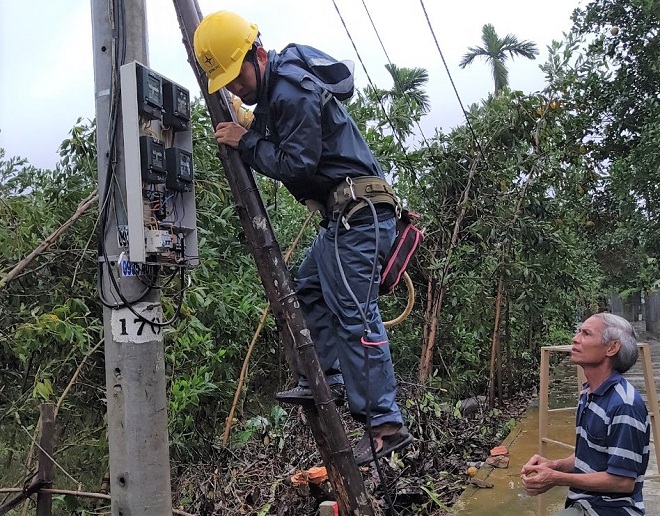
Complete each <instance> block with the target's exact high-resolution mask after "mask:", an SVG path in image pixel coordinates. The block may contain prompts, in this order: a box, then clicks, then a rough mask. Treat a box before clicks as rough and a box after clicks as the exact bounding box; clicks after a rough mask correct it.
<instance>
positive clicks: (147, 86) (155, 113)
mask: <svg viewBox="0 0 660 516" xmlns="http://www.w3.org/2000/svg"><path fill="white" fill-rule="evenodd" d="M135 73H136V76H135V80H136V81H137V90H138V109H139V110H140V113H142V114H143V115H144V116H146V117H148V118H151V119H153V120H159V119H160V118H161V116H162V113H163V78H162V77H161V76H160V75H158V74H157V73H155V72H153V71H151V70H149V69H148V68H146V67H144V66H139V67H136V69H135Z"/></svg>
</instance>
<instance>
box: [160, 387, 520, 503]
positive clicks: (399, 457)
mask: <svg viewBox="0 0 660 516" xmlns="http://www.w3.org/2000/svg"><path fill="white" fill-rule="evenodd" d="M400 394H401V396H402V398H404V399H405V400H406V405H405V409H404V410H405V412H404V417H405V419H406V426H407V427H408V429H409V430H410V433H411V434H412V435H413V436H414V437H415V441H414V442H413V443H412V444H411V445H410V446H408V447H407V448H405V449H404V450H401V451H400V452H397V453H394V454H393V455H392V456H390V457H385V458H383V459H381V460H380V462H379V464H380V466H381V471H382V473H383V475H384V480H385V485H386V486H387V494H388V497H389V499H390V500H393V503H394V510H395V511H397V512H398V513H399V514H402V515H407V516H412V515H418V514H419V515H422V514H424V515H431V514H432V515H433V516H440V515H444V514H448V512H447V511H448V510H449V508H451V506H452V505H453V504H454V503H455V502H456V500H458V498H459V496H460V495H461V493H462V492H463V491H464V490H465V488H466V487H467V486H468V485H470V484H472V485H475V486H477V487H479V488H490V487H492V485H491V484H490V483H488V482H485V481H483V480H479V479H478V478H477V477H476V476H470V474H466V470H467V468H469V467H474V468H477V463H479V466H481V465H483V463H484V462H485V461H486V460H487V458H488V457H490V456H491V451H492V450H493V449H494V447H495V448H496V447H497V445H498V444H499V443H501V442H502V440H503V439H504V438H505V437H506V434H507V433H508V428H509V427H508V425H507V424H508V423H509V422H510V420H511V419H518V418H519V417H520V415H521V414H522V413H523V412H524V411H525V409H526V407H527V398H526V397H523V396H520V397H517V398H515V399H512V400H509V401H508V402H507V403H506V404H505V405H504V406H501V407H498V408H497V410H494V411H489V412H478V413H476V414H474V415H472V416H470V417H461V416H460V414H458V415H457V414H455V411H454V410H453V408H454V404H453V403H451V402H447V403H446V405H447V407H448V408H446V409H445V408H443V407H444V406H443V405H441V402H442V401H443V400H439V401H438V402H437V404H436V403H435V401H433V403H430V402H429V398H428V397H424V396H422V397H419V398H418V397H415V396H414V394H413V393H403V392H402V393H400ZM339 415H340V417H341V418H342V421H343V422H344V426H345V428H346V435H347V436H348V438H349V441H350V443H351V445H355V443H356V441H357V440H358V439H359V438H360V436H361V435H362V432H363V429H362V426H361V425H359V424H358V423H356V422H355V421H353V419H352V418H351V417H350V413H349V411H348V408H347V407H344V408H341V409H339ZM265 432H266V433H267V434H268V435H267V436H265V435H257V434H255V435H254V436H253V437H252V438H250V439H248V440H243V441H241V442H235V443H233V444H232V445H231V446H226V447H224V446H221V445H219V444H215V443H213V444H212V445H210V446H209V450H208V454H207V455H206V456H205V457H204V459H203V460H199V461H197V462H196V463H191V461H189V460H187V461H185V466H183V463H182V465H181V466H180V467H179V468H176V467H175V468H173V484H172V487H173V492H174V496H175V501H176V503H177V506H180V505H182V506H184V507H185V509H184V510H186V511H187V512H190V513H194V514H196V515H197V516H226V515H229V514H232V515H234V514H236V515H241V516H259V515H264V514H273V515H277V516H317V515H318V514H319V508H320V504H321V503H322V502H324V501H332V500H334V499H335V495H334V492H333V489H332V486H331V483H330V482H329V481H328V480H327V476H325V477H324V475H323V472H322V470H321V468H320V467H319V466H318V465H319V464H322V460H321V457H320V454H319V452H318V450H317V449H316V443H315V442H314V438H313V436H312V433H311V430H310V429H309V426H308V425H307V424H306V422H305V420H304V418H303V415H302V414H301V413H300V412H299V411H297V410H295V409H291V410H288V411H287V413H286V415H285V417H284V418H283V419H282V421H281V422H280V423H278V426H277V427H275V426H273V427H270V428H269V429H268V430H266V431H265ZM236 434H237V435H239V434H240V432H238V431H237V432H236ZM266 437H267V438H266ZM466 458H470V460H471V461H474V464H472V465H466V463H467V461H466ZM315 468H317V469H315ZM323 469H325V468H323ZM360 471H362V476H363V480H364V486H365V491H366V493H367V496H368V497H369V499H370V501H371V505H372V507H373V508H374V515H375V516H384V515H386V514H389V513H390V512H391V511H390V510H389V507H388V504H387V502H386V499H387V498H388V497H386V496H385V493H384V490H383V484H382V483H381V479H380V477H379V475H378V472H377V471H376V469H375V467H374V466H373V465H371V466H370V467H366V468H361V470H360ZM471 471H472V470H471ZM294 479H296V480H295V481H294ZM303 479H304V481H303ZM321 479H323V480H321ZM298 480H300V483H298ZM315 480H318V481H319V482H320V483H319V484H317V483H314V481H315Z"/></svg>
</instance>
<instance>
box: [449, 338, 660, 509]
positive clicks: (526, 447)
mask: <svg viewBox="0 0 660 516" xmlns="http://www.w3.org/2000/svg"><path fill="white" fill-rule="evenodd" d="M645 342H648V343H649V349H650V351H651V362H652V364H653V373H654V377H655V379H656V380H657V379H660V342H658V341H657V340H653V339H646V340H645ZM557 355H559V354H557ZM552 356H553V364H554V362H555V360H556V359H557V358H559V356H557V357H555V354H554V353H553V354H552ZM641 362H642V361H641V359H640V360H639V361H638V362H637V364H636V365H635V366H634V367H633V368H632V369H631V370H630V371H629V372H628V373H626V378H627V379H628V381H630V382H631V383H632V384H633V385H634V386H635V388H636V389H637V390H638V391H639V392H640V393H641V394H642V397H643V398H644V400H645V401H646V399H647V398H646V387H645V385H644V372H643V368H642V363H641ZM656 392H657V381H656ZM548 394H549V401H548V405H549V408H550V409H562V408H566V410H561V411H555V412H550V413H549V430H548V437H549V438H550V439H553V440H556V441H560V442H563V443H570V444H573V443H574V441H575V406H576V405H577V400H578V374H577V368H576V367H575V366H573V365H571V364H570V363H569V361H568V357H566V358H564V359H562V360H561V361H560V362H559V363H558V364H556V365H555V366H553V367H552V369H551V376H550V388H549V393H548ZM652 441H653V439H652ZM502 444H503V445H505V446H508V448H509V459H510V463H509V467H508V468H506V469H498V468H494V469H493V468H490V467H489V466H485V467H483V468H482V469H481V471H480V472H479V473H478V475H477V478H478V479H480V480H485V481H486V482H489V483H491V484H493V487H492V488H491V489H483V488H482V489H479V488H477V487H474V486H468V487H467V489H466V490H465V491H464V493H463V494H462V495H461V498H460V499H459V501H458V502H457V503H456V504H455V505H454V507H453V509H452V512H451V514H455V515H460V516H482V515H483V516H499V515H516V516H518V515H520V516H533V515H540V514H541V512H540V510H539V500H538V497H531V496H528V495H527V494H526V493H525V491H524V489H523V488H522V484H521V482H520V477H519V472H520V469H521V467H522V466H523V464H525V463H526V462H527V460H528V459H529V458H530V457H531V456H532V455H534V454H535V453H538V451H539V410H538V400H532V402H531V403H530V407H529V408H528V410H527V411H526V413H525V416H524V417H523V419H522V420H521V421H520V422H519V424H518V425H517V426H516V427H515V428H514V429H513V430H512V432H511V434H510V435H509V436H508V437H507V438H506V439H505V440H504V442H503V443H502ZM570 453H571V450H569V449H567V448H564V447H563V446H558V445H555V444H552V443H549V444H548V453H547V456H548V457H549V458H551V459H557V458H561V457H566V456H567V455H569V454H570ZM646 476H647V479H646V481H645V483H644V503H645V505H646V514H647V515H648V516H660V482H659V481H658V462H657V460H656V455H655V446H654V444H652V445H651V453H650V461H649V467H648V470H647V474H646ZM567 491H568V488H562V487H556V488H554V489H551V490H550V491H549V492H547V493H546V494H545V495H544V502H545V505H546V509H547V511H546V514H548V515H551V514H554V513H555V512H558V511H560V510H561V509H563V507H564V500H565V498H566V492H567Z"/></svg>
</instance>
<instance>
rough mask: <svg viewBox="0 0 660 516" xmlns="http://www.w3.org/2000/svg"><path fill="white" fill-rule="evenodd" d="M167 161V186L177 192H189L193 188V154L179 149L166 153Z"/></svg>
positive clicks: (172, 149) (170, 149)
mask: <svg viewBox="0 0 660 516" xmlns="http://www.w3.org/2000/svg"><path fill="white" fill-rule="evenodd" d="M165 154H166V159H167V181H166V183H165V184H166V186H167V188H169V189H170V190H174V191H175V192H187V191H189V190H190V188H192V184H193V179H194V174H193V157H192V154H191V153H190V152H188V151H184V150H183V149H179V148H177V147H171V148H169V149H167V150H166V151H165Z"/></svg>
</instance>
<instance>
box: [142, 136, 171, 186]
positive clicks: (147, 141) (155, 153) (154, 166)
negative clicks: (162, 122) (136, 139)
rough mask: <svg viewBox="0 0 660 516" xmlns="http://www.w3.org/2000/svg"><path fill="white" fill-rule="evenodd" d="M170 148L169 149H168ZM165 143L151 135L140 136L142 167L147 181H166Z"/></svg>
mask: <svg viewBox="0 0 660 516" xmlns="http://www.w3.org/2000/svg"><path fill="white" fill-rule="evenodd" d="M168 150H169V149H168ZM165 156H166V153H165V144H164V143H163V142H159V141H158V140H155V139H154V138H152V137H151V136H140V168H141V169H142V181H144V182H145V183H164V182H165V180H166V179H167V164H166V157H165Z"/></svg>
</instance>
